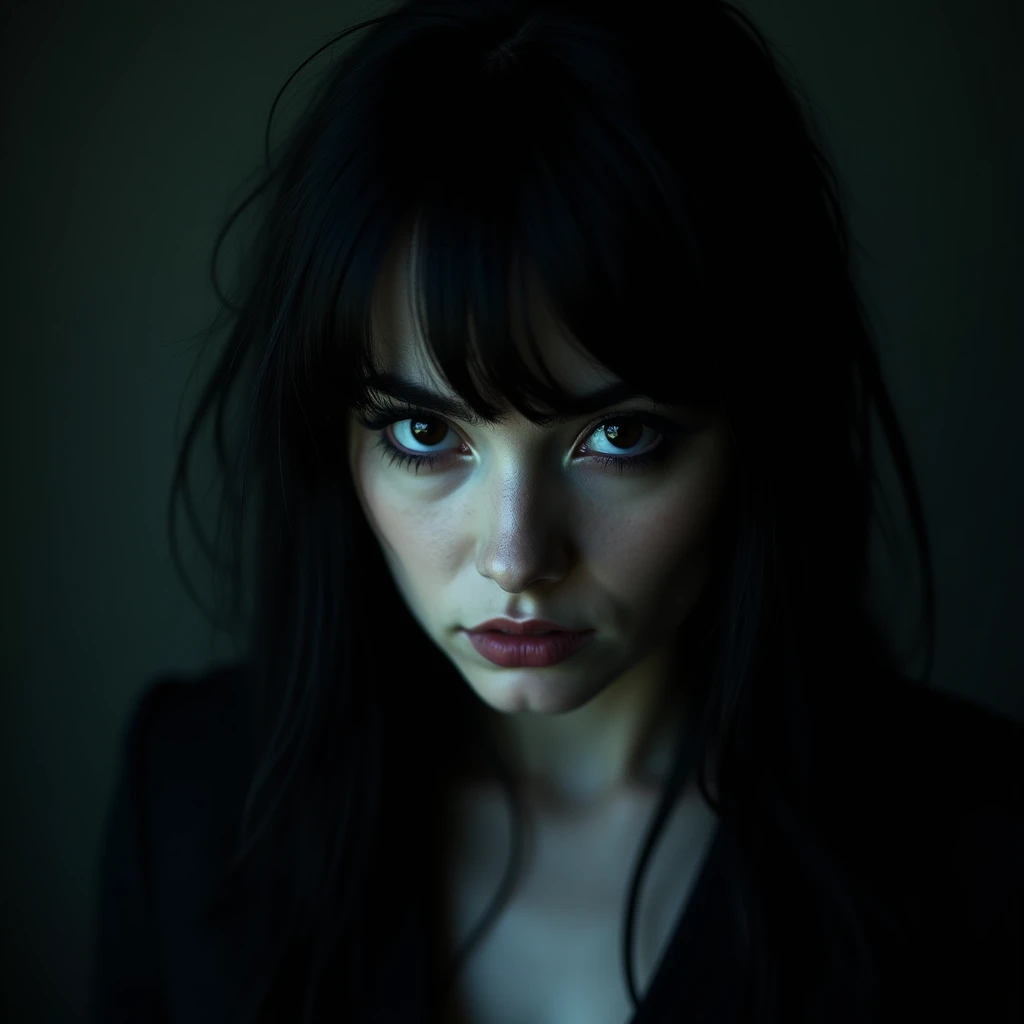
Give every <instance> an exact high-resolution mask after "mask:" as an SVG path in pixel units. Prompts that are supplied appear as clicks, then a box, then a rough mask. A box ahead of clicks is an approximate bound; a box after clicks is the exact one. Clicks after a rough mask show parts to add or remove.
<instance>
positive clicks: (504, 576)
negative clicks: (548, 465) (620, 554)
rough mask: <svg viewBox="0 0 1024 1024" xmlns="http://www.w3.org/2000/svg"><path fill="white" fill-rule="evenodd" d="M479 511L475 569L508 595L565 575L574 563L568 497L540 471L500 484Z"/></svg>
mask: <svg viewBox="0 0 1024 1024" xmlns="http://www.w3.org/2000/svg"><path fill="white" fill-rule="evenodd" d="M498 486H500V488H501V491H500V494H499V495H498V496H497V500H496V501H493V502H489V503H488V504H487V506H486V507H487V508H488V511H487V512H485V513H484V514H483V515H482V516H481V527H480V529H481V535H480V537H479V547H478V557H477V570H478V571H479V573H480V575H481V576H486V577H487V578H488V579H492V580H494V582H495V583H497V584H498V586H499V587H501V589H502V590H504V591H505V592H506V593H508V594H518V593H522V592H523V591H525V590H528V589H529V588H530V587H531V586H536V585H537V584H538V583H553V582H556V581H558V580H560V579H562V578H563V577H564V576H565V574H566V572H567V571H568V568H569V565H570V562H571V550H570V546H571V536H569V533H568V530H567V528H566V522H567V517H566V516H565V514H564V510H565V507H566V502H565V500H564V498H562V497H561V496H558V495H556V494H554V493H552V490H551V488H550V486H546V485H545V484H544V482H543V481H542V480H541V479H540V477H539V476H535V477H532V478H531V481H529V482H527V481H525V479H524V477H523V476H521V475H520V476H518V477H516V479H515V480H511V481H508V482H506V483H505V484H499V485H498Z"/></svg>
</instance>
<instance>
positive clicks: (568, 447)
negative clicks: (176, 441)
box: [348, 236, 731, 823]
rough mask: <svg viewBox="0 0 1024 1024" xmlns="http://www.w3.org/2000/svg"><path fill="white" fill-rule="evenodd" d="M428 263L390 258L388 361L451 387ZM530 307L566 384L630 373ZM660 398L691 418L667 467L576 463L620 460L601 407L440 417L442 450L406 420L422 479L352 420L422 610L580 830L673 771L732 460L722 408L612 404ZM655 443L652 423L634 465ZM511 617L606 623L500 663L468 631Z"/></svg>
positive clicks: (401, 581) (505, 739)
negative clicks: (424, 320)
mask: <svg viewBox="0 0 1024 1024" xmlns="http://www.w3.org/2000/svg"><path fill="white" fill-rule="evenodd" d="M414 254H415V236H412V237H411V238H409V239H408V244H400V245H396V247H395V249H394V250H393V253H392V256H391V258H390V259H389V262H388V264H387V266H386V268H385V274H384V275H383V277H382V279H381V286H380V288H379V290H378V294H377V296H376V303H375V317H376V321H375V325H376V329H377V331H378V332H379V338H378V339H376V342H375V344H376V348H375V352H376V354H377V356H378V359H379V360H380V362H381V364H382V365H383V366H384V367H385V368H386V369H388V370H391V371H398V372H401V373H403V374H404V375H405V376H408V377H410V378H412V379H414V380H416V381H417V382H418V383H421V384H423V385H426V386H428V387H430V388H431V389H432V390H434V391H436V392H438V393H441V394H447V395H451V391H450V389H448V388H447V387H445V385H444V382H443V381H442V380H440V379H439V378H438V377H437V376H436V374H435V373H434V372H433V369H432V367H431V366H430V364H429V362H428V360H427V358H426V356H425V355H424V345H423V339H422V338H421V337H420V335H419V334H418V331H417V327H416V321H415V317H414V315H413V310H412V307H411V301H412V300H411V290H410V282H411V280H412V276H411V275H412V269H413V268H412V262H411V261H412V259H413V258H414ZM535 311H536V317H537V319H535V320H534V327H535V330H536V331H537V333H538V340H539V342H540V344H541V350H542V352H543V353H544V359H545V362H546V363H547V365H548V367H549V368H550V369H551V372H552V373H553V374H554V376H555V378H556V380H558V382H559V383H560V385H561V386H562V387H563V388H564V389H565V390H566V391H567V392H569V393H572V394H584V393H587V392H590V391H593V390H595V389H597V388H599V387H601V386H604V385H607V384H608V383H610V382H612V381H614V380H616V378H615V377H614V376H613V375H611V374H609V373H608V372H607V371H606V370H604V369H603V368H601V367H596V366H594V365H593V364H591V363H590V362H589V361H587V360H586V359H585V358H584V356H583V355H581V354H580V353H579V352H578V351H577V350H576V349H574V348H573V347H572V346H571V345H570V344H569V343H567V341H566V339H565V337H564V335H563V334H562V333H560V331H559V330H558V328H557V326H556V324H555V322H554V321H553V319H552V318H551V317H550V316H549V315H548V314H547V313H546V311H545V310H544V309H543V308H539V307H535ZM523 351H525V348H524V349H523ZM647 408H650V409H651V410H656V411H657V412H659V413H661V414H662V415H665V416H669V417H673V416H674V417H676V418H677V420H678V422H679V423H680V424H681V425H684V424H693V423H695V424H696V426H695V428H694V429H693V432H692V433H691V434H690V435H689V436H688V437H685V438H682V439H680V440H678V441H675V442H674V444H673V451H672V453H671V454H670V455H669V456H668V458H667V459H665V460H663V461H661V462H660V463H657V464H655V465H653V466H648V467H645V468H642V469H638V470H636V471H635V472H630V471H626V472H624V473H622V474H619V473H617V472H616V471H615V470H614V468H603V467H601V466H599V465H598V464H597V463H596V462H595V461H594V460H593V459H592V458H591V456H590V455H582V456H581V455H578V454H577V453H578V451H579V449H580V446H581V444H583V443H584V442H586V445H587V449H588V450H589V452H591V453H597V454H600V455H609V454H611V455H617V454H619V453H620V449H618V448H616V447H615V446H614V445H613V444H612V443H610V442H609V441H608V440H607V438H606V437H605V436H604V434H603V427H602V426H601V424H602V423H604V422H608V420H601V418H600V417H601V416H603V415H604V412H603V411H602V412H599V413H596V414H591V415H588V416H584V417H581V418H580V419H579V420H578V421H574V422H570V423H565V424H557V425H552V426H544V427H540V426H536V425H534V424H532V423H531V422H530V421H529V420H527V419H525V418H523V417H520V416H518V415H517V414H515V411H514V410H512V414H511V416H510V418H509V419H508V420H507V421H506V422H504V423H502V424H500V425H499V424H495V425H490V424H488V425H483V426H480V425H471V424H469V423H467V422H463V421H459V420H446V419H444V418H443V417H437V418H435V417H433V414H432V420H431V422H432V424H433V426H432V433H431V435H430V443H429V445H428V444H426V443H424V442H423V441H421V440H419V439H418V438H417V435H416V434H414V433H413V431H412V425H411V421H410V420H404V421H399V422H396V423H394V424H393V425H392V426H391V427H389V428H387V429H386V430H385V433H386V434H387V435H388V437H389V439H390V440H391V442H392V443H393V444H395V445H396V446H397V447H399V448H400V449H404V450H405V451H407V452H409V453H414V454H439V455H441V459H440V460H439V462H438V463H436V464H435V465H434V466H433V467H431V468H426V467H423V468H421V469H420V471H419V472H418V473H417V472H415V471H414V470H413V468H412V467H411V466H410V465H398V464H395V465H389V461H388V459H387V458H382V456H381V453H380V451H378V450H377V449H376V448H375V441H376V432H374V431H370V430H368V429H366V428H364V427H362V426H361V425H360V424H359V423H358V422H357V421H356V419H355V417H354V415H350V420H349V430H350V433H349V450H348V454H349V467H350V470H351V473H352V479H353V483H354V486H355V489H356V492H357V494H358V497H359V500H360V503H361V505H362V508H363V511H364V513H365V515H366V518H367V521H368V523H369V525H370V527H371V529H372V531H373V533H374V535H375V536H376V538H377V539H378V541H379V543H380V545H381V549H382V551H383V553H384V557H385V559H386V561H387V564H388V566H389V568H390V570H391V572H392V575H393V577H394V580H395V583H396V586H397V588H398V589H399V591H400V593H401V594H402V596H403V598H404V600H405V602H406V604H407V605H408V607H409V609H410V611H411V613H412V614H413V616H414V617H415V619H416V620H417V621H418V623H419V624H420V626H421V627H422V628H423V630H424V631H425V632H426V633H427V634H428V636H430V637H431V638H432V639H433V640H434V641H435V643H436V644H437V645H438V647H439V648H440V649H441V650H442V651H443V652H444V654H445V655H446V656H447V657H448V658H449V659H450V661H451V663H452V665H453V666H454V667H455V669H456V670H457V671H458V672H459V674H460V675H461V676H462V678H463V679H464V680H465V682H466V683H467V684H468V685H469V686H470V687H471V688H472V689H473V690H474V691H475V693H476V694H477V696H478V697H479V698H480V700H481V701H482V702H483V704H484V705H486V707H488V708H490V709H493V712H494V720H495V725H496V730H497V734H498V737H499V742H501V743H502V745H503V747H504V749H505V750H506V752H507V754H508V755H509V757H510V758H511V759H512V763H513V764H514V766H515V769H516V771H517V774H518V775H519V777H520V778H521V779H522V780H523V782H524V783H525V786H526V792H527V794H528V795H531V796H532V797H533V799H534V800H535V802H536V806H537V808H543V809H545V810H546V811H547V812H548V813H551V814H555V815H559V814H565V815H569V816H571V817H572V818H573V820H575V821H576V822H577V823H579V822H584V821H586V820H588V819H590V820H593V819H595V818H596V817H597V816H604V815H606V814H607V813H608V812H609V808H612V809H614V808H615V806H616V805H617V804H621V803H623V802H626V803H628V802H630V801H633V798H635V797H636V796H638V795H640V796H650V794H652V793H655V792H656V791H657V789H658V786H659V784H660V782H661V779H662V778H663V775H664V772H665V770H666V768H667V765H668V763H669V760H670V757H671V744H672V742H673V740H674V738H675V733H674V730H675V721H676V720H677V719H678V715H679V714H680V713H684V709H685V672H686V666H685V663H684V664H676V663H675V662H674V654H673V649H674V643H673V640H674V635H675V631H676V630H677V628H678V627H679V625H680V624H681V623H682V622H683V621H684V619H685V618H686V616H687V614H688V613H689V611H690V609H691V608H692V607H693V605H694V604H695V602H696V601H697V599H698V597H699V595H700V593H701V591H702V589H703V588H704V586H705V585H706V584H707V581H708V579H709V574H710V571H711V547H710V531H711V528H712V526H713V524H714V522H715V518H716V516H717V515H718V514H719V512H720V507H721V503H722V499H723V495H724V493H725V489H726V483H727V480H728V474H729V469H730V466H731V447H730V437H729V432H728V428H727V425H726V424H725V423H724V422H723V421H722V420H720V419H716V418H709V417H707V416H704V417H699V418H696V419H695V418H694V413H693V410H687V409H686V408H685V407H674V406H657V407H655V406H653V405H651V404H650V403H649V402H647V401H645V400H636V399H633V400H628V401H626V402H620V403H617V404H616V405H615V406H614V407H612V408H609V409H608V411H607V412H608V414H609V415H610V414H612V413H614V412H615V411H617V410H621V411H625V410H627V409H628V410H644V409H647ZM446 427H448V428H449V429H447V430H446V429H445V428H446ZM659 439H660V435H659V432H658V431H657V430H656V429H655V428H653V427H651V428H645V429H644V430H643V434H642V436H639V435H638V439H637V442H636V444H634V445H632V447H629V448H626V449H624V451H625V454H624V455H623V456H622V457H627V456H628V455H631V454H634V453H637V452H645V451H648V450H649V449H650V448H652V447H653V446H655V445H656V444H657V443H658V442H659ZM630 443H631V444H632V442H630ZM500 615H508V616H511V617H519V618H529V617H544V618H549V619H553V620H555V621H558V622H561V623H565V624H566V625H569V626H572V627H577V628H592V629H594V630H596V633H595V635H594V637H593V638H592V640H591V642H590V643H589V644H588V645H587V647H585V648H584V649H583V650H582V651H580V652H579V653H578V654H576V655H574V656H573V657H571V658H569V659H568V660H567V661H564V662H561V663H559V664H557V665H554V666H549V667H546V668H517V669H510V668H500V667H498V666H496V665H494V664H492V663H490V662H489V661H487V660H486V659H484V658H483V657H482V656H481V655H480V654H478V653H477V652H476V651H475V650H474V649H473V648H472V646H471V645H470V643H469V641H468V639H467V637H466V635H465V633H464V632H463V631H462V630H463V629H465V628H471V627H473V626H475V625H477V624H478V623H480V622H482V621H484V620H486V619H489V618H492V617H495V616H500ZM683 657H684V655H683ZM633 802H635V801H633Z"/></svg>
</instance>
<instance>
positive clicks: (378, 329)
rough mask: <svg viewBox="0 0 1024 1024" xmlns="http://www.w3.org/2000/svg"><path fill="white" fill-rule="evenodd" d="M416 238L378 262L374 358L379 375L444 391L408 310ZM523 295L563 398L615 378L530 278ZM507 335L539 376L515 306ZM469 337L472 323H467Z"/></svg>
mask: <svg viewBox="0 0 1024 1024" xmlns="http://www.w3.org/2000/svg"><path fill="white" fill-rule="evenodd" d="M417 253H418V247H417V236H416V234H415V232H414V231H410V232H406V233H405V234H403V235H402V236H401V237H400V238H399V240H398V241H397V242H396V244H395V245H394V246H393V247H392V249H391V251H390V252H389V253H388V256H387V258H386V259H385V261H384V265H383V267H382V271H381V275H380V278H379V281H378V286H377V289H376V292H375V295H374V302H373V338H372V340H371V346H372V351H373V355H374V360H375V362H377V363H378V364H379V365H380V366H381V368H382V369H383V370H385V371H392V372H394V371H401V372H402V373H404V374H405V375H406V376H410V377H412V378H413V379H415V380H417V381H418V382H421V383H424V384H428V385H429V386H430V387H432V388H433V389H435V390H442V391H443V390H445V387H444V385H443V383H442V382H441V381H440V380H439V379H438V377H437V375H436V373H435V371H434V369H433V367H432V366H431V364H430V359H429V357H428V355H427V345H426V339H425V337H424V336H423V333H422V332H421V330H420V325H419V324H418V323H417V319H416V315H415V310H414V306H413V297H414V288H415V273H416V262H415V261H416V256H417ZM527 292H528V309H529V316H530V322H531V325H532V327H533V331H534V336H535V338H536V341H537V345H538V347H539V348H540V351H541V353H542V356H543V360H544V365H545V367H546V368H547V370H548V372H549V373H550V374H551V375H552V376H553V377H554V379H555V381H556V382H557V384H558V385H559V386H560V387H561V389H562V390H563V391H564V392H565V393H566V394H568V395H572V396H580V395H585V394H589V393H591V392H594V391H597V390H599V389H600V388H602V387H607V386H608V385H609V384H615V383H618V382H619V378H618V377H617V376H616V375H615V374H612V373H610V372H609V371H608V370H607V369H606V368H604V367H602V366H600V365H599V364H597V363H595V362H594V361H593V359H591V358H590V357H589V356H588V355H587V354H586V353H585V352H584V351H582V350H581V348H580V347H579V346H578V345H577V344H575V339H574V338H573V337H572V335H571V334H570V333H569V332H568V331H567V329H566V328H564V327H563V326H562V325H560V324H559V323H558V321H557V320H556V318H555V317H554V315H553V314H552V312H551V310H550V307H549V306H548V305H547V304H546V303H545V302H544V301H543V300H542V298H541V292H542V289H541V288H540V287H539V285H538V283H537V282H536V280H533V281H532V282H531V287H529V288H528V289H527ZM510 313H511V316H512V325H511V326H512V330H513V336H514V337H515V338H516V340H517V343H518V344H517V347H518V351H519V353H520V354H521V355H522V358H523V359H524V361H525V362H526V365H527V366H528V367H529V369H530V372H531V373H533V374H535V375H537V376H538V377H539V376H541V372H540V368H539V367H538V366H537V363H536V360H535V359H534V357H533V353H532V352H531V351H530V349H529V346H528V345H527V344H526V341H525V335H524V333H523V331H522V325H521V322H520V320H521V318H520V316H519V307H518V303H517V302H510ZM469 330H470V337H474V332H473V324H472V322H470V324H469Z"/></svg>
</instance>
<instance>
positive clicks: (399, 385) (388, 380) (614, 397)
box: [363, 372, 643, 426]
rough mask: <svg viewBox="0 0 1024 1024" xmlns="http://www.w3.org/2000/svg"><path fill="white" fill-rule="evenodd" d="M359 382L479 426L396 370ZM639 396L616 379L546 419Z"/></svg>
mask: <svg viewBox="0 0 1024 1024" xmlns="http://www.w3.org/2000/svg"><path fill="white" fill-rule="evenodd" d="M363 386H364V387H365V388H366V389H367V390H370V391H377V392H379V393H380V394H384V395H389V396H390V397H391V398H396V399H398V400H399V401H403V402H407V403H408V404H409V405H414V406H416V407H417V408H420V409H428V410H430V411H431V412H437V413H440V414H441V415H442V416H447V417H448V418H449V419H455V420H462V421H463V422H465V423H472V424H473V425H474V426H479V425H480V424H481V423H482V419H481V417H479V416H478V415H477V414H476V413H475V412H474V411H473V410H472V409H470V408H469V406H467V405H466V404H465V403H464V402H462V401H461V400H459V399H457V398H452V397H450V396H449V395H441V394H438V393H437V392H436V391H431V390H430V388H428V387H425V386H424V385H422V384H418V383H417V382H416V381H413V380H410V379H409V378H408V377H403V376H402V375H401V374H398V373H387V372H385V373H375V374H371V375H370V376H368V377H366V378H365V380H364V382H363ZM639 397H643V396H640V395H638V394H637V393H636V392H635V391H634V390H633V389H632V388H631V387H630V386H629V385H628V384H626V383H624V382H621V381H620V382H618V383H615V384H610V385H608V386H607V387H604V388H600V389H599V390H597V391H592V392H590V394H587V395H580V396H579V397H576V398H573V399H570V400H569V401H570V404H571V405H572V406H573V407H574V408H573V410H572V411H570V412H557V413H554V414H553V415H552V416H551V417H550V419H551V421H552V422H553V423H568V422H570V421H572V420H574V419H577V418H578V417H580V416H586V415H587V414H588V413H591V412H597V411H598V410H599V409H604V408H605V407H606V406H609V405H614V404H615V403H616V402H621V401H623V400H625V399H627V398H639Z"/></svg>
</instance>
